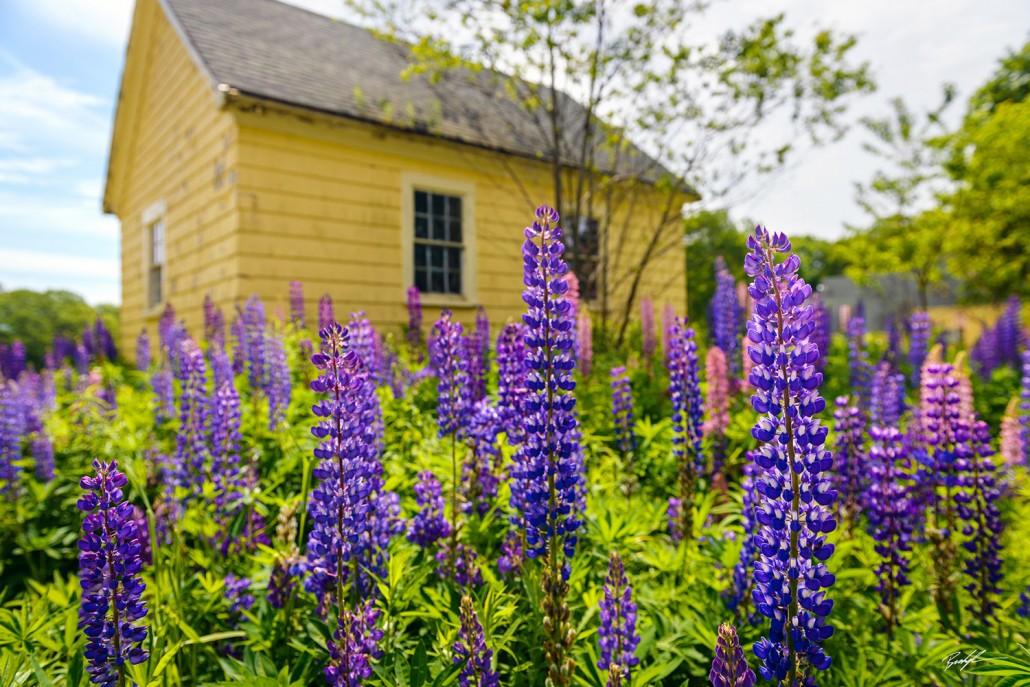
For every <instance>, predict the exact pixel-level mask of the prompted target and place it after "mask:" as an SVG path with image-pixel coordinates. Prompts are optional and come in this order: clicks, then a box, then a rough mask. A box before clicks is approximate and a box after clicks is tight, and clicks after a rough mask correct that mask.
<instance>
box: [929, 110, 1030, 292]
mask: <svg viewBox="0 0 1030 687" xmlns="http://www.w3.org/2000/svg"><path fill="white" fill-rule="evenodd" d="M963 142H964V143H966V144H967V145H968V146H969V151H970V152H969V153H968V160H967V161H966V162H964V163H963V167H962V175H961V177H959V179H958V181H959V188H958V189H957V190H956V191H955V193H953V194H952V195H951V196H949V197H948V198H947V202H948V205H949V207H950V209H951V226H950V227H949V235H950V236H951V253H950V258H951V259H950V260H949V262H948V266H949V269H950V270H951V271H952V272H953V273H954V274H955V275H957V276H959V277H962V278H963V279H964V281H965V284H966V289H965V292H966V295H967V296H969V297H973V298H978V299H988V300H990V301H992V302H999V301H1001V300H1003V299H1004V298H1005V297H1006V296H1008V295H1009V294H1017V295H1020V296H1024V297H1025V296H1030V157H1028V155H1027V151H1030V101H1023V102H1020V103H1011V102H1005V103H1000V104H998V106H997V108H996V109H995V110H994V111H993V113H992V114H991V115H990V117H988V118H987V120H986V121H984V122H983V123H982V124H980V125H979V126H977V127H975V128H974V129H973V130H972V131H969V132H966V133H965V134H963Z"/></svg>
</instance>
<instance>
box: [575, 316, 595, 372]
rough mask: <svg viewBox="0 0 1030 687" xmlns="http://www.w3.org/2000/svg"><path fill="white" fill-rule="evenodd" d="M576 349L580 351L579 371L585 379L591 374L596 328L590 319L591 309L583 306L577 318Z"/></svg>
mask: <svg viewBox="0 0 1030 687" xmlns="http://www.w3.org/2000/svg"><path fill="white" fill-rule="evenodd" d="M576 343H577V346H576V349H577V350H578V351H579V357H578V358H577V359H578V360H579V373H580V374H581V375H583V379H586V378H587V377H589V376H590V369H591V367H592V365H593V362H594V330H593V324H592V323H591V321H590V311H589V310H587V309H586V308H583V309H582V310H580V311H579V317H577V318H576Z"/></svg>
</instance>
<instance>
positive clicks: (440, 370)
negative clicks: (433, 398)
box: [429, 310, 472, 438]
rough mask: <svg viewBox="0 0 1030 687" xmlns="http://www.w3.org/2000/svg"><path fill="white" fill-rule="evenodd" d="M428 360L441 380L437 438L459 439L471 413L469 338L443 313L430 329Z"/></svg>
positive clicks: (438, 391) (458, 324)
mask: <svg viewBox="0 0 1030 687" xmlns="http://www.w3.org/2000/svg"><path fill="white" fill-rule="evenodd" d="M429 357H430V360H431V361H432V364H433V369H435V370H436V376H437V377H438V378H439V380H440V384H439V386H438V387H437V416H438V418H439V420H438V424H439V426H440V436H441V437H446V436H451V437H455V438H457V437H459V436H460V435H462V433H463V432H464V430H465V426H466V424H467V423H468V419H469V415H470V414H471V410H472V402H471V395H470V394H471V383H470V380H469V369H468V368H469V350H468V338H467V337H466V336H465V329H464V327H462V326H461V323H460V322H457V321H455V320H453V319H452V315H451V311H450V310H444V311H443V312H441V313H440V319H439V320H437V321H436V324H435V325H433V334H432V343H431V345H430V350H429Z"/></svg>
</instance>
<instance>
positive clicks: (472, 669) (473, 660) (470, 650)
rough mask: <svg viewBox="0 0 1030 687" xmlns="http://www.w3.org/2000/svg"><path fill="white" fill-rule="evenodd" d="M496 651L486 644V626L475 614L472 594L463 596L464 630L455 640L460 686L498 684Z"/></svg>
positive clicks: (489, 685)
mask: <svg viewBox="0 0 1030 687" xmlns="http://www.w3.org/2000/svg"><path fill="white" fill-rule="evenodd" d="M493 657H494V652H493V650H492V649H489V648H487V646H486V638H485V637H484V636H483V626H482V625H481V624H480V623H479V618H478V617H477V616H476V609H475V608H473V606H472V599H471V598H470V597H469V596H463V597H461V630H459V632H458V641H456V642H455V643H454V659H453V660H454V665H459V664H460V665H461V666H462V669H461V672H460V673H458V684H459V685H461V687H497V686H498V684H499V681H498V677H497V671H496V670H494V668H493V665H492V663H493Z"/></svg>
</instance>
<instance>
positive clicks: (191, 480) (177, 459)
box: [172, 339, 211, 500]
mask: <svg viewBox="0 0 1030 687" xmlns="http://www.w3.org/2000/svg"><path fill="white" fill-rule="evenodd" d="M178 360H179V366H178V369H177V370H176V372H177V375H176V376H177V377H178V379H179V381H180V382H181V384H182V388H181V393H180V394H179V431H178V433H177V434H176V442H175V456H174V459H173V468H172V484H173V485H174V486H178V487H183V488H185V489H187V490H188V492H189V494H190V495H192V494H193V493H196V494H199V493H201V492H202V491H203V488H204V475H205V469H204V467H205V465H206V464H207V456H208V446H207V437H208V433H209V431H210V420H211V418H210V414H209V409H210V404H209V403H208V398H207V366H206V365H205V363H204V354H203V352H201V350H200V347H199V346H197V344H196V343H195V342H194V341H193V339H186V340H184V341H183V342H182V344H181V345H180V346H179V355H178ZM187 500H189V495H188V496H187Z"/></svg>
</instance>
